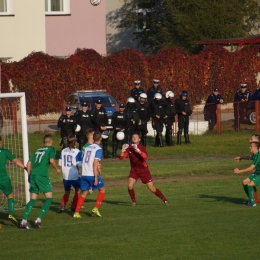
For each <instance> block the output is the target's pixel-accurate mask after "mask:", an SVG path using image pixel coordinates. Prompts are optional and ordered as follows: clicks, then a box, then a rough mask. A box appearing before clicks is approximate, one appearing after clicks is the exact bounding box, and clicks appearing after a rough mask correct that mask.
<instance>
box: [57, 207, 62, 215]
mask: <svg viewBox="0 0 260 260" xmlns="http://www.w3.org/2000/svg"><path fill="white" fill-rule="evenodd" d="M63 212H64V207H61V208H60V209H59V210H58V211H57V212H56V213H57V214H60V213H63Z"/></svg>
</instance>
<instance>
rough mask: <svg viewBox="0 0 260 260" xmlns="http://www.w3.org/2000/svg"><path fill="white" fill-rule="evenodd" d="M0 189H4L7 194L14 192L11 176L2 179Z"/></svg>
mask: <svg viewBox="0 0 260 260" xmlns="http://www.w3.org/2000/svg"><path fill="white" fill-rule="evenodd" d="M0 190H2V191H3V193H4V194H5V195H6V196H7V195H9V194H11V193H12V192H13V187H12V184H11V179H10V178H8V179H5V180H3V181H0Z"/></svg>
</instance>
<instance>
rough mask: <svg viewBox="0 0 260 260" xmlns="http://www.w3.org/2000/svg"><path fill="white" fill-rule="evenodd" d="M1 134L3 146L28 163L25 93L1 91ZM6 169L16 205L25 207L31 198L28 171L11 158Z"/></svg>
mask: <svg viewBox="0 0 260 260" xmlns="http://www.w3.org/2000/svg"><path fill="white" fill-rule="evenodd" d="M0 135H1V137H2V143H3V145H2V147H3V148H6V149H8V150H10V151H11V153H12V154H13V155H14V156H15V158H17V159H19V160H21V161H22V162H23V163H24V164H25V165H26V163H27V161H28V157H29V149H28V133H27V119H26V103H25V93H0ZM6 169H7V172H8V175H9V176H10V178H11V182H12V187H13V192H14V200H15V207H16V208H18V207H23V206H24V205H25V204H26V202H27V201H28V200H29V184H28V181H27V173H26V172H25V171H24V170H23V169H21V168H20V167H18V166H17V165H16V164H14V163H12V162H10V161H9V160H7V161H6ZM0 193H1V194H0V209H2V210H6V209H8V208H7V198H6V196H5V195H4V194H3V192H2V191H1V190H0Z"/></svg>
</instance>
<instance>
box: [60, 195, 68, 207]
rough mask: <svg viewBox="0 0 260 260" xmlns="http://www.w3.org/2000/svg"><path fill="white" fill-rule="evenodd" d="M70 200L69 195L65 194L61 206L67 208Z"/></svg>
mask: <svg viewBox="0 0 260 260" xmlns="http://www.w3.org/2000/svg"><path fill="white" fill-rule="evenodd" d="M68 200H69V194H64V195H63V197H62V200H61V206H65V205H66V204H67V202H68Z"/></svg>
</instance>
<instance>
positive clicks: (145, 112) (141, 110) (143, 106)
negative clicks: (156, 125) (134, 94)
mask: <svg viewBox="0 0 260 260" xmlns="http://www.w3.org/2000/svg"><path fill="white" fill-rule="evenodd" d="M136 107H137V111H138V115H139V122H138V124H137V126H136V132H137V133H138V134H139V136H140V137H141V144H142V145H143V146H146V135H147V133H148V130H147V122H148V121H149V120H150V115H151V113H150V107H149V104H148V103H147V95H146V94H145V93H141V94H140V96H139V101H138V102H137V103H136Z"/></svg>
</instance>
